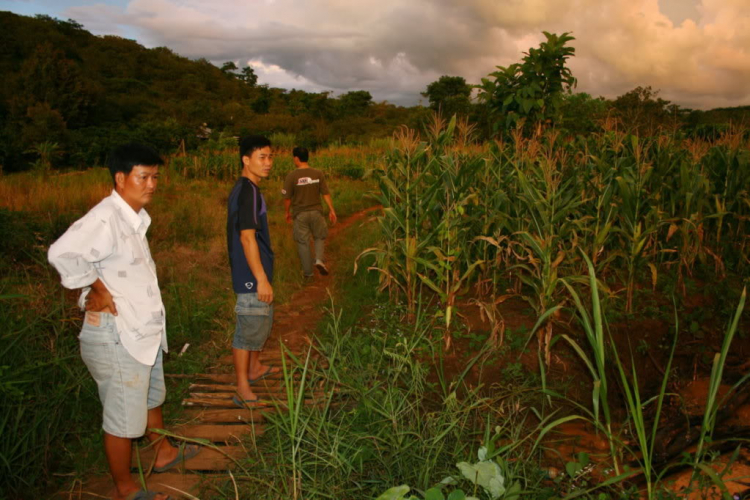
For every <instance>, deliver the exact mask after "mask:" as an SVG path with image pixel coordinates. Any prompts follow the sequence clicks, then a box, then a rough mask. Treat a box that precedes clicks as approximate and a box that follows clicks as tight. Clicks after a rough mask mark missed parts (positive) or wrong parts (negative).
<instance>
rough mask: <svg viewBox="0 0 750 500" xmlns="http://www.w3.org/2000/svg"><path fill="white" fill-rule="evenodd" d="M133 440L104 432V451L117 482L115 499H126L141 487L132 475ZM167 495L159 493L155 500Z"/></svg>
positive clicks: (161, 499) (113, 478)
mask: <svg viewBox="0 0 750 500" xmlns="http://www.w3.org/2000/svg"><path fill="white" fill-rule="evenodd" d="M132 447H133V440H132V439H128V438H121V437H117V436H113V435H112V434H108V433H107V432H105V433H104V453H105V454H106V455H107V463H108V464H109V472H110V474H112V480H113V481H114V483H115V496H114V500H124V499H125V497H127V496H128V495H130V494H131V493H133V492H134V491H138V490H140V489H141V487H140V486H139V485H138V484H137V483H136V482H135V481H133V476H131V475H130V458H131V452H132ZM166 498H167V495H157V496H156V497H155V500H165V499H166Z"/></svg>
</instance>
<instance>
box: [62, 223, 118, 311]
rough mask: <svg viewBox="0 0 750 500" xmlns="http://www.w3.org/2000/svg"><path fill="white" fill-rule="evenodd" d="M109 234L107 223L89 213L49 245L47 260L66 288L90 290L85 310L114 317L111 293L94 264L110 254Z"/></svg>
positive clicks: (111, 244) (115, 309)
mask: <svg viewBox="0 0 750 500" xmlns="http://www.w3.org/2000/svg"><path fill="white" fill-rule="evenodd" d="M112 247H113V243H112V233H111V230H110V226H109V225H108V224H107V221H106V220H103V219H101V217H98V216H97V217H94V216H93V215H92V214H91V213H89V214H87V215H86V216H84V217H83V218H82V219H79V220H78V221H76V222H75V223H74V224H73V225H72V226H71V227H70V228H68V230H67V231H66V232H65V233H64V234H63V235H62V236H60V238H59V239H58V240H57V241H55V242H54V243H53V244H52V246H50V248H49V251H48V252H47V259H48V260H49V262H50V264H52V265H53V266H54V267H55V269H56V270H57V272H58V273H59V274H60V279H61V281H62V284H63V286H64V287H65V288H70V289H79V288H86V287H91V290H90V291H89V293H88V294H87V295H86V310H87V311H96V312H108V313H112V314H115V315H117V308H116V307H115V303H114V300H113V299H112V294H110V293H109V290H107V287H106V286H105V285H104V282H102V280H101V279H99V273H98V272H97V270H96V267H95V266H94V263H96V262H100V261H102V260H104V259H105V258H107V257H109V256H110V255H111V254H112Z"/></svg>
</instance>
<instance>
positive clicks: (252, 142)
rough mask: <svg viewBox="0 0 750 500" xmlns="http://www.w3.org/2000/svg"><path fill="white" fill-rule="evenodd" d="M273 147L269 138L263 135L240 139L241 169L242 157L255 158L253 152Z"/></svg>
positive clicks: (241, 164)
mask: <svg viewBox="0 0 750 500" xmlns="http://www.w3.org/2000/svg"><path fill="white" fill-rule="evenodd" d="M265 147H271V141H270V140H269V139H268V137H265V136H262V135H247V136H245V137H241V138H240V168H242V167H243V163H242V157H243V156H253V151H255V150H256V149H263V148H265Z"/></svg>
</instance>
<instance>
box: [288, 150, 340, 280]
mask: <svg viewBox="0 0 750 500" xmlns="http://www.w3.org/2000/svg"><path fill="white" fill-rule="evenodd" d="M292 156H293V157H294V165H295V166H296V167H297V168H296V169H295V170H293V171H291V172H289V174H287V176H286V179H285V180H284V188H283V189H282V190H281V194H283V195H284V207H285V208H286V221H287V222H288V223H291V222H292V220H294V226H293V227H294V229H293V234H294V241H295V242H296V243H297V251H298V252H299V258H300V261H301V262H302V271H303V272H304V274H305V277H306V278H311V277H312V276H313V260H312V256H311V255H310V237H311V236H312V238H313V240H314V241H315V267H316V268H317V269H318V271H320V274H323V275H327V274H328V268H327V267H326V265H325V263H324V262H323V251H324V246H325V239H326V236H328V224H327V223H326V220H325V217H323V205H322V204H321V203H320V197H321V195H322V196H323V199H324V200H325V202H326V204H327V205H328V218H329V219H330V220H331V224H335V223H336V211H335V210H334V209H333V200H331V193H330V192H329V191H328V186H327V185H326V179H325V176H324V175H323V172H321V171H320V170H317V169H314V168H312V167H310V165H308V164H307V161H308V159H309V156H310V153H309V152H308V151H307V148H302V147H296V148H294V150H293V151H292ZM290 210H291V211H290Z"/></svg>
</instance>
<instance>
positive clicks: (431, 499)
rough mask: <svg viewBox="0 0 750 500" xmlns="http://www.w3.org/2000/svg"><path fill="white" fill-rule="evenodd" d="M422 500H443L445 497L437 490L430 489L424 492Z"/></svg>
mask: <svg viewBox="0 0 750 500" xmlns="http://www.w3.org/2000/svg"><path fill="white" fill-rule="evenodd" d="M424 500H445V496H444V495H443V492H442V491H440V490H439V489H437V488H430V489H429V490H427V491H425V492H424Z"/></svg>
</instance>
